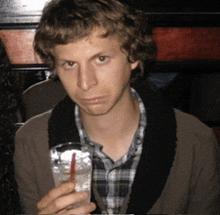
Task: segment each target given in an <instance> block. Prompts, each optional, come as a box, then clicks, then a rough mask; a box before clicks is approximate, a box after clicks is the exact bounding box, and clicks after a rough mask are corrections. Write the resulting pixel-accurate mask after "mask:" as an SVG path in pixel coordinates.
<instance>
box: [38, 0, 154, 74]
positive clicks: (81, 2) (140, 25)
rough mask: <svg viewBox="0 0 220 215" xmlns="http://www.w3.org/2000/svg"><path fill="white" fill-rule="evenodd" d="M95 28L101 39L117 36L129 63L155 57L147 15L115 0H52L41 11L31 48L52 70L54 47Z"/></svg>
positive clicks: (87, 33) (81, 36) (87, 34)
mask: <svg viewBox="0 0 220 215" xmlns="http://www.w3.org/2000/svg"><path fill="white" fill-rule="evenodd" d="M95 27H101V28H103V29H105V30H106V33H105V34H104V35H103V37H107V36H109V35H117V36H118V38H119V39H120V42H121V48H122V49H123V50H125V51H126V52H127V53H128V60H129V62H133V61H135V60H139V61H140V62H146V61H149V60H151V59H153V58H154V57H155V53H156V46H155V43H154V41H153V37H152V31H151V28H150V25H149V24H148V19H147V14H146V13H144V12H143V11H138V10H135V9H134V8H132V7H130V6H129V5H127V4H124V3H122V2H121V1H119V0H52V1H51V2H50V3H48V4H47V5H46V6H45V8H44V10H43V14H42V17H41V20H40V24H39V27H38V29H37V31H36V34H35V38H34V49H35V51H36V53H37V54H39V56H40V57H41V58H42V60H43V61H44V62H45V63H46V64H48V65H49V66H50V68H51V69H52V70H54V69H55V58H54V54H53V49H54V47H55V46H56V45H58V44H67V43H68V42H71V41H75V40H77V39H81V38H83V37H86V36H89V35H90V34H91V32H92V30H93V29H94V28H95ZM140 65H141V64H140Z"/></svg>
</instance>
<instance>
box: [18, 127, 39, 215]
mask: <svg viewBox="0 0 220 215" xmlns="http://www.w3.org/2000/svg"><path fill="white" fill-rule="evenodd" d="M31 142H32V141H31V137H28V136H27V135H25V133H24V132H23V130H19V131H18V132H17V134H16V138H15V154H14V167H15V178H16V181H17V184H18V192H19V195H20V199H21V204H22V206H23V208H24V211H25V213H27V214H37V207H36V203H37V202H38V200H39V194H38V191H37V184H36V181H35V171H34V163H33V160H32V157H31V149H30V147H29V146H30V144H31Z"/></svg>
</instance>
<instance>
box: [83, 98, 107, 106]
mask: <svg viewBox="0 0 220 215" xmlns="http://www.w3.org/2000/svg"><path fill="white" fill-rule="evenodd" d="M106 97H107V96H99V97H94V98H88V99H82V101H83V103H84V104H91V105H92V104H101V103H104V102H105V101H106Z"/></svg>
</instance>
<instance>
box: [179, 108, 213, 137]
mask: <svg viewBox="0 0 220 215" xmlns="http://www.w3.org/2000/svg"><path fill="white" fill-rule="evenodd" d="M175 116H176V122H177V130H178V131H181V132H183V133H185V134H186V135H187V133H188V134H189V133H190V134H193V135H196V136H200V137H204V138H205V137H206V138H207V137H210V136H213V135H214V133H213V131H212V129H211V128H209V127H208V126H207V125H206V124H204V123H203V122H202V121H201V120H199V119H198V118H197V117H195V116H193V115H191V114H188V113H185V112H182V111H181V110H178V109H175Z"/></svg>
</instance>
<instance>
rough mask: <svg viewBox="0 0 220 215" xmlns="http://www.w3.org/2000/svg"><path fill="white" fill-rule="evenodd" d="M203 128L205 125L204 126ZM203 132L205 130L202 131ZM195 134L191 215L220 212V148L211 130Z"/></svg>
mask: <svg viewBox="0 0 220 215" xmlns="http://www.w3.org/2000/svg"><path fill="white" fill-rule="evenodd" d="M202 127H203V125H202ZM202 130H203V129H202ZM204 131H206V132H205V133H204V134H201V132H199V131H198V133H195V136H196V137H197V138H196V139H197V140H198V142H197V143H196V141H195V143H194V147H193V150H194V151H193V153H194V169H193V174H192V178H191V186H190V195H189V196H190V198H189V205H188V212H187V213H189V214H219V212H220V150H219V149H220V148H219V145H218V143H217V140H216V138H215V136H214V134H213V132H212V130H211V129H209V128H206V129H204Z"/></svg>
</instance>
